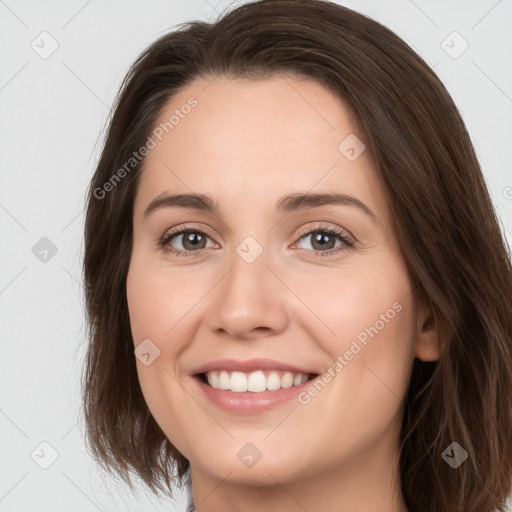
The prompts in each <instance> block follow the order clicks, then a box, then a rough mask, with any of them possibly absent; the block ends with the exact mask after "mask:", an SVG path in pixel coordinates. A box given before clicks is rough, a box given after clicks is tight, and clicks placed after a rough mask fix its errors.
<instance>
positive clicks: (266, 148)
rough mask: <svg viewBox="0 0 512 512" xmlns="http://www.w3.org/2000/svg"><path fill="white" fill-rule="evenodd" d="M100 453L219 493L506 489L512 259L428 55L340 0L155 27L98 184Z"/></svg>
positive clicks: (355, 506) (227, 506)
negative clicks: (163, 31)
mask: <svg viewBox="0 0 512 512" xmlns="http://www.w3.org/2000/svg"><path fill="white" fill-rule="evenodd" d="M85 242H86V245H85V261H84V278H85V283H86V301H87V313H88V322H89V325H90V345H89V349H88V357H87V361H86V366H85V371H84V411H85V418H86V422H87V429H88V440H89V442H90V446H91V449H92V451H93V454H94V455H95V456H96V457H97V459H98V461H99V462H100V463H103V464H104V465H105V467H106V468H108V469H112V470H114V471H115V472H117V473H118V474H119V475H121V476H122V477H123V478H124V479H125V480H126V481H127V482H128V483H130V473H135V474H137V475H139V476H140V477H141V478H142V479H143V481H144V482H145V483H146V484H147V485H148V486H149V488H150V489H152V490H153V491H155V492H158V491H164V492H166V491H172V486H173V484H175V485H182V484H184V483H185V484H187V485H188V486H189V487H188V488H189V491H190V495H191V497H192V496H193V499H194V503H193V504H191V507H193V506H195V508H196V509H197V510H198V511H199V512H216V511H221V510H222V511H226V510H243V511H252V510H262V509H271V510H280V511H296V510H297V511H298V510H311V511H313V510H314V511H327V510H358V511H360V512H362V511H370V510H372V511H373V510H379V511H382V512H387V511H389V512H398V511H400V512H402V511H409V512H423V511H425V512H427V511H428V512H433V511H436V512H438V511H454V510H457V511H465V512H466V511H468V512H469V511H478V512H493V511H494V510H496V509H498V510H500V511H501V510H504V508H503V507H504V502H505V499H506V497H507V495H508V494H509V492H510V482H511V477H512V429H511V426H512V415H511V412H512V411H511V403H512V400H511V398H512V397H511V391H512V381H511V372H510V370H511V368H512V343H511V335H512V313H511V305H512V291H511V290H512V269H511V264H510V260H509V256H508V254H507V249H506V247H505V242H504V239H503V237H502V234H501V232H500V228H499V224H498V222H497V220H496V216H495V213H494V211H493V208H492V203H491V201H490V199H489V194H488V191H487V189H486V186H485V183H484V180H483V177H482V173H481V170H480V167H479V164H478V161H477V158H476V155H475V152H474V150H473V147H472V145H471V141H470V138H469V135H468V133H467V131H466V128H465V126H464V123H463V121H462V119H461V117H460V115H459V113H458V111H457V109H456V107H455V105H454V103H453V101H452V100H451V98H450V96H449V94H448V93H447V91H446V89H445V88H444V86H443V85H442V84H441V82H440V81H439V79H438V78H437V77H436V75H435V74H434V73H433V72H432V70H431V69H430V68H429V67H428V66H427V65H426V64H425V62H424V61H423V60H422V59H421V58H420V57H419V56H418V55H417V54H415V53H414V52H413V51H412V50H411V49H410V48H409V47H408V46H407V45H406V44H405V43H404V42H403V41H402V40H401V39H399V38H398V37H397V36H396V35H395V34H393V33H392V32H391V31H390V30H388V29H386V28H385V27H383V26H382V25H380V24H379V23H377V22H375V21H373V20H371V19H369V18H367V17H365V16H363V15H361V14H358V13H355V12H353V11H351V10H349V9H347V8H344V7H341V6H338V5H336V4H333V3H330V2H326V1H311V0H271V1H267V0H263V1H259V2H254V3H248V4H245V5H242V6H240V7H238V8H237V9H235V10H233V11H232V12H230V13H228V14H226V15H224V16H223V17H222V18H221V19H220V20H218V21H217V22H216V23H214V24H208V23H202V22H194V23H190V24H187V25H186V26H184V27H182V28H181V29H180V30H178V31H175V32H172V33H170V34H168V35H166V36H164V37H162V38H161V39H159V40H158V41H156V42H155V43H154V44H152V45H151V46H150V47H149V48H148V49H147V50H146V51H145V52H144V53H143V55H141V56H140V58H139V59H138V60H137V62H136V63H135V64H134V65H133V67H132V68H131V70H130V72H129V73H128V76H127V77H126V79H125V81H124V83H123V86H122V89H121V91H120V93H119V96H118V100H117V102H116V105H115V109H114V111H113V116H112V119H111V122H110V126H109V129H108V135H107V139H106V142H105V146H104V149H103V152H102V155H101V158H100V161H99V163H98V167H97V169H96V172H95V174H94V176H93V179H92V181H91V185H90V189H89V198H88V210H87V219H86V228H85Z"/></svg>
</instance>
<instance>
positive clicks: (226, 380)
mask: <svg viewBox="0 0 512 512" xmlns="http://www.w3.org/2000/svg"><path fill="white" fill-rule="evenodd" d="M230 386H231V377H230V376H229V373H228V372H224V371H222V372H220V374H219V389H229V388H230Z"/></svg>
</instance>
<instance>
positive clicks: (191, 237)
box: [184, 233, 202, 249]
mask: <svg viewBox="0 0 512 512" xmlns="http://www.w3.org/2000/svg"><path fill="white" fill-rule="evenodd" d="M201 242H202V237H201V235H200V234H198V233H189V234H188V235H186V236H185V237H184V246H185V247H186V244H187V243H190V244H191V245H192V247H193V248H195V249H197V248H198V244H200V243H201ZM201 248H202V247H201Z"/></svg>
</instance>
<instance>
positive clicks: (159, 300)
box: [127, 75, 439, 512]
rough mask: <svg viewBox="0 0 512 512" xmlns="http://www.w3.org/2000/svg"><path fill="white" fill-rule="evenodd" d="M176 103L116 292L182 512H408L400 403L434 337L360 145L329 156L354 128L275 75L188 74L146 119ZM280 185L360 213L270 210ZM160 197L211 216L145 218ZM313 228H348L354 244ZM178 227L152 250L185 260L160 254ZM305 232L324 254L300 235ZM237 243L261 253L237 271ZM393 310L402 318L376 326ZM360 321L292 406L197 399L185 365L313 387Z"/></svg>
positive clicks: (335, 110) (323, 96)
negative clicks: (184, 478)
mask: <svg viewBox="0 0 512 512" xmlns="http://www.w3.org/2000/svg"><path fill="white" fill-rule="evenodd" d="M190 96H193V97H194V98H196V99H197V102H198V104H197V106H196V107H195V108H194V109H193V110H192V111H191V112H190V113H189V114H188V115H187V116H186V117H184V118H183V119H180V122H179V124H178V125H176V126H175V127H174V129H173V130H172V131H171V132H169V134H168V135H167V136H165V137H163V139H162V141H161V142H158V144H157V146H156V147H155V148H154V149H152V150H151V151H150V152H149V154H148V155H147V157H146V160H145V167H144V171H143V174H142V179H141V181H140V183H139V188H138V191H137V195H136V200H135V204H134V214H133V229H134V231H133V235H134V241H133V252H132V257H131V262H130V268H129V273H128V279H127V296H128V305H129V312H130V322H131V329H132V335H133V339H134V343H135V346H137V345H138V344H140V343H141V342H142V341H143V340H145V339H148V338H149V339H150V340H151V341H152V342H153V343H154V344H155V345H156V346H157V347H158V348H159V350H160V355H159V357H158V358H157V359H155V361H154V362H153V363H152V364H150V365H148V366H145V365H144V364H142V363H141V362H140V361H139V360H137V370H138V376H139V380H140V384H141V388H142V391H143V394H144V397H145V399H146V401H147V404H148V406H149V408H150V410H151V413H152V414H153V416H154V418H155V420H156V421H157V422H158V424H159V425H160V427H161V428H162V430H163V431H164V432H165V434H166V436H167V437H168V438H169V440H170V441H171V442H172V443H173V444H174V445H175V446H176V447H177V449H178V450H179V451H180V452H181V453H182V454H183V455H184V456H185V457H186V458H187V459H188V460H189V461H190V465H191V472H192V483H193V493H194V501H195V506H196V508H197V510H198V511H199V512H220V511H222V512H230V511H244V512H252V511H261V510H279V511H284V512H299V511H301V512H302V511H304V510H307V511H313V510H314V511H315V512H324V511H325V512H327V511H329V510H343V511H354V512H356V511H357V512H374V511H375V510H379V511H380V512H404V511H405V512H406V511H407V509H406V507H405V505H404V504H403V501H402V498H401V493H400V489H399V484H398V482H399V477H398V436H399V431H400V421H401V416H402V413H403V398H404V396H405V394H406V392H407V388H408V384H409V379H410V375H411V370H412V364H413V360H414V357H418V358H419V359H422V360H425V361H427V360H429V361H430V360H434V359H437V358H438V356H439V353H438V339H437V335H436V330H435V327H434V322H433V319H432V314H431V311H430V309H429V308H428V307H426V306H424V305H422V304H420V303H419V301H418V300H417V299H416V298H415V295H414V294H413V292H412V287H411V281H410V277H409V274H408V271H407V268H406V265H405V262H404V258H403V256H402V254H401V252H400V250H399V247H398V242H397V238H396V234H395V231H394V228H393V225H392V222H391V214H390V209H389V205H388V202H387V199H386V195H385V190H384V187H383V185H382V183H381V182H380V181H379V179H378V177H377V174H376V172H375V170H374V165H373V162H372V159H371V157H370V154H369V151H368V146H367V149H366V150H365V151H363V152H362V153H361V155H360V156H359V157H357V158H356V159H355V160H354V161H350V160H349V159H348V158H346V156H345V155H344V154H342V153H341V152H340V150H339V149H338V146H339V144H340V143H341V142H342V141H343V140H344V139H345V138H346V137H347V136H348V135H350V134H355V135H356V136H357V137H358V138H359V139H360V140H361V141H363V142H365V137H364V135H363V134H362V133H361V131H360V129H359V127H358V125H357V123H356V121H355V119H354V117H353V116H352V115H351V114H350V112H349V111H348V110H347V108H346V106H345V105H344V104H343V103H342V102H341V101H340V100H339V99H338V98H336V97H335V96H334V95H333V94H332V93H330V92H329V91H328V90H326V89H325V88H324V87H323V86H321V85H320V84H318V83H316V82H314V81H311V80H305V79H299V78H298V77H293V76H290V75H285V76H275V77H271V78H265V79H262V80H253V81H249V80H245V81H242V80H239V79H236V80H235V79H232V78H227V77H217V78H216V79H215V80H214V81H213V82H212V81H211V79H210V80H207V79H200V80H196V81H195V82H194V83H192V84H190V85H188V86H187V87H186V88H185V89H183V90H182V91H181V92H180V93H179V94H177V95H176V96H174V97H173V99H172V102H171V103H169V105H168V106H167V107H166V108H165V110H164V111H163V112H161V116H160V119H159V121H158V123H160V122H165V121H167V120H168V119H169V118H170V116H171V115H172V114H173V112H174V110H175V109H176V108H180V106H182V105H184V104H185V103H186V102H187V99H188V98H189V97H190ZM294 192H296V193H307V194H314V193H315V194H316V193H340V194H347V195H349V196H352V197H354V198H356V199H358V200H359V201H360V202H362V203H364V205H366V207H367V208H368V209H369V210H371V211H372V212H373V214H374V217H375V218H372V217H371V216H370V215H369V214H367V213H365V211H363V209H362V208H358V207H355V206H353V205H346V204H345V205H341V204H334V205H333V204H331V205H321V206H315V207H310V208H307V209H299V210H296V211H291V212H288V213H286V214H284V213H283V212H280V211H278V210H277V209H276V204H277V202H278V201H279V199H280V198H281V197H282V196H284V195H287V194H290V193H294ZM163 193H167V194H190V193H198V194H204V195H207V196H209V197H210V198H211V199H212V200H213V202H214V203H216V204H217V205H218V211H217V212H215V213H213V212H209V211H203V210H199V209H193V208H182V207H162V208H158V209H154V210H153V211H152V212H151V213H149V214H148V215H146V216H145V215H144V211H145V210H146V208H147V207H148V206H149V204H150V203H151V202H152V201H153V200H154V199H155V198H157V197H159V196H161V195H162V194H163ZM320 226H322V227H323V228H324V227H327V228H336V229H341V230H345V231H344V232H348V233H350V234H351V235H352V237H353V238H354V239H355V243H354V245H353V246H348V245H347V244H346V243H344V242H343V240H342V239H339V238H338V237H337V235H329V233H325V231H324V230H323V228H322V230H320ZM175 227H176V228H185V227H187V228H189V229H190V230H191V231H193V233H195V234H196V238H195V239H194V237H192V242H191V243H186V242H187V240H186V239H185V237H184V236H180V235H179V234H178V235H176V236H175V237H174V238H172V239H171V240H170V241H168V242H167V247H171V248H174V249H176V250H177V251H182V253H183V252H187V254H188V257H185V256H183V255H180V254H174V253H171V252H169V251H166V250H165V249H164V248H162V247H161V246H159V245H158V240H159V239H160V238H162V237H163V236H164V235H166V234H167V233H169V231H170V229H171V228H175ZM315 230H317V231H318V230H320V231H321V233H324V237H326V238H325V239H324V240H326V241H327V244H325V249H323V247H322V246H321V245H320V244H319V243H315V235H314V234H313V235H312V234H303V233H306V231H309V232H310V233H311V231H315ZM199 234H200V235H201V237H202V238H201V242H200V243H198V242H197V237H198V236H199ZM248 236H250V237H252V238H253V239H254V240H255V241H256V242H257V243H258V244H259V246H260V247H261V248H262V249H263V251H262V253H261V254H260V255H259V256H258V257H257V258H256V259H255V260H254V261H252V262H250V263H248V262H247V261H246V259H244V258H243V257H241V255H240V254H243V253H239V252H237V247H238V246H239V245H240V243H241V242H243V241H244V239H246V237H248ZM194 242H195V245H194ZM196 246H197V247H198V248H199V249H196V248H195V247H196ZM244 247H245V248H247V246H244ZM251 247H252V249H250V250H251V251H253V250H254V246H251ZM340 249H341V250H340ZM328 251H331V254H328V255H325V256H321V257H319V256H318V254H319V253H321V252H328ZM315 255H317V256H316V257H315ZM397 303H398V304H399V305H401V309H400V311H399V312H396V314H395V313H393V318H392V319H389V317H388V318H387V321H386V322H385V323H384V324H383V323H382V322H381V323H380V324H376V322H377V321H378V320H379V318H382V316H381V315H382V314H384V313H386V311H389V310H393V304H395V306H396V304H397ZM375 325H379V326H380V325H383V327H377V328H378V333H377V334H376V335H375V336H374V337H373V338H370V337H369V338H368V343H367V344H366V345H362V344H361V343H359V345H361V347H362V349H361V350H360V351H359V352H358V353H357V355H355V356H354V357H353V358H352V359H351V360H349V361H347V360H346V359H347V358H345V359H344V361H345V362H346V364H345V363H344V367H343V369H342V371H338V372H336V373H335V374H334V375H335V376H334V377H332V378H331V379H330V381H329V382H328V383H326V384H325V386H324V387H323V388H322V389H321V391H320V392H318V393H317V394H316V395H314V396H310V395H308V396H309V401H308V402H307V403H301V402H300V401H299V400H298V399H297V397H294V398H292V399H288V400H286V401H283V402H281V403H279V404H277V405H275V406H273V407H271V408H269V409H268V410H263V411H261V410H258V411H256V412H252V413H247V412H242V411H239V410H237V409H236V407H234V409H233V408H232V409H231V410H226V409H224V408H222V407H220V406H219V405H218V403H216V402H214V401H212V400H210V399H209V398H208V397H207V396H206V395H205V394H204V393H203V392H201V389H200V388H201V386H206V385H205V384H200V383H199V382H200V381H199V378H198V377H197V375H196V373H195V372H196V370H197V369H198V367H199V366H201V365H204V364H207V363H209V362H211V361H215V360H218V359H236V360H250V359H254V358H265V359H271V360H275V361H278V362H286V363H288V364H291V365H293V366H295V367H298V368H300V369H305V370H306V371H307V372H310V373H314V374H317V375H318V376H319V377H317V379H316V382H317V381H318V379H319V378H321V376H322V375H324V372H326V371H327V370H328V369H329V368H331V372H332V367H333V363H334V362H335V361H336V360H337V358H338V356H340V355H341V356H343V354H345V353H346V352H347V350H349V349H350V347H351V344H352V342H353V341H354V340H356V339H357V336H358V335H359V334H360V333H362V332H363V331H364V330H365V328H368V327H370V326H375ZM313 382H315V379H313V380H312V381H309V382H306V383H305V385H304V386H303V387H302V388H301V389H303V388H305V389H306V390H307V389H308V388H309V386H310V385H311V383H313ZM292 389H293V388H292ZM223 393H231V394H232V395H237V396H240V394H237V393H235V392H234V391H229V390H228V391H224V392H223ZM267 393H273V391H271V392H267ZM244 394H246V395H247V394H248V395H250V396H251V397H252V396H255V395H256V394H257V393H252V394H251V392H249V391H247V392H245V393H244ZM313 394H314V393H313ZM230 396H231V395H230ZM303 396H304V395H303ZM235 398H236V397H235ZM247 443H252V444H253V445H254V446H256V447H257V450H259V453H260V454H261V458H260V459H259V460H258V461H257V462H256V463H255V464H254V465H252V466H251V467H249V466H247V465H246V464H244V463H242V461H241V458H240V457H239V456H237V453H238V452H239V450H240V449H241V448H242V447H244V446H245V445H246V444H247ZM251 446H252V445H251ZM246 449H247V448H246ZM250 450H254V448H250Z"/></svg>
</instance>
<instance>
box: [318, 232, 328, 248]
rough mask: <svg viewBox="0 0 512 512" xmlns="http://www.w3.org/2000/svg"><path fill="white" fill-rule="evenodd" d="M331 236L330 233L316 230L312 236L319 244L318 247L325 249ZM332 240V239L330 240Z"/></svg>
mask: <svg viewBox="0 0 512 512" xmlns="http://www.w3.org/2000/svg"><path fill="white" fill-rule="evenodd" d="M330 238H332V237H331V235H328V234H325V233H323V234H322V233H320V232H317V234H316V235H315V237H314V240H315V242H317V243H318V244H319V245H320V248H322V249H325V245H328V244H329V239H330ZM331 241H332V240H331Z"/></svg>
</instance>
